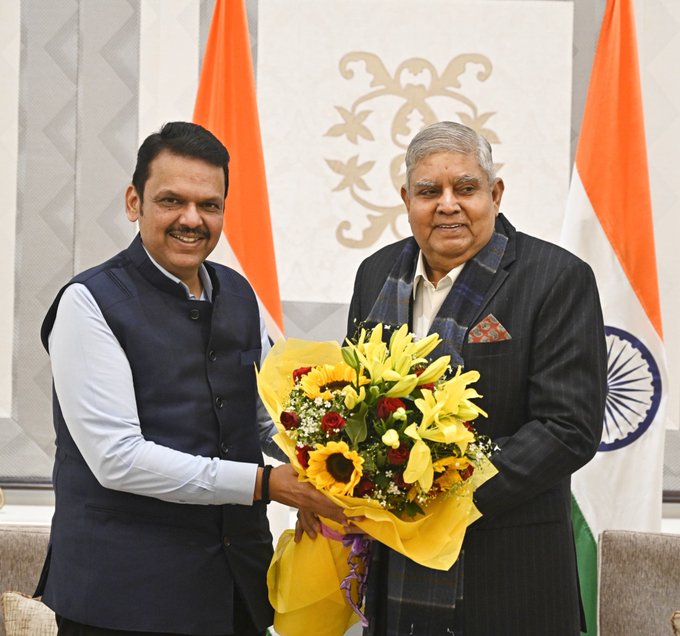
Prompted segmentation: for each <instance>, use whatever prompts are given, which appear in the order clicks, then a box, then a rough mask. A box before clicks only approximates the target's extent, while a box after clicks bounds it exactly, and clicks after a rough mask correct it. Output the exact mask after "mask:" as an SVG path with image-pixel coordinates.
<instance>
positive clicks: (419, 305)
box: [413, 251, 465, 339]
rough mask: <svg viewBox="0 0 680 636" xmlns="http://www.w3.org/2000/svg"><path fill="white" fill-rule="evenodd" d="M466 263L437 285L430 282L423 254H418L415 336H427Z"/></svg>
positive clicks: (414, 288)
mask: <svg viewBox="0 0 680 636" xmlns="http://www.w3.org/2000/svg"><path fill="white" fill-rule="evenodd" d="M463 267H465V263H461V264H460V265H458V266H457V267H454V268H453V269H452V270H451V271H450V272H448V274H446V276H444V278H442V279H441V280H440V281H439V282H438V283H437V284H436V285H435V284H433V283H431V282H430V279H429V278H428V277H427V272H426V270H425V261H424V259H423V252H422V251H420V252H419V253H418V264H417V265H416V271H415V274H414V276H413V335H415V337H416V338H418V339H420V338H424V337H425V336H427V333H428V331H430V327H431V326H432V322H433V321H434V319H435V317H436V316H437V313H439V309H440V308H441V306H442V304H443V302H444V300H445V299H446V297H447V296H448V295H449V292H450V291H451V288H452V287H453V284H454V283H455V282H456V278H458V275H459V274H460V273H461V272H462V271H463Z"/></svg>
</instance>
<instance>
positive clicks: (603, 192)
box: [561, 0, 666, 636]
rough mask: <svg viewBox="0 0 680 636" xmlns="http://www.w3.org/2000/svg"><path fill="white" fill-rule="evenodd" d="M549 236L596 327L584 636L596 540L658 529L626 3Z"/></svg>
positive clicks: (645, 203) (648, 284) (578, 510)
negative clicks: (595, 420)
mask: <svg viewBox="0 0 680 636" xmlns="http://www.w3.org/2000/svg"><path fill="white" fill-rule="evenodd" d="M561 243H562V245H564V246H565V247H566V248H567V249H569V250H570V251H572V252H574V253H575V254H577V255H578V256H580V257H581V258H583V259H584V260H586V261H587V262H588V263H590V265H591V266H592V268H593V270H594V272H595V276H596V279H597V283H598V288H599V291H600V296H601V299H602V309H603V313H604V321H605V326H606V331H607V349H608V356H609V360H608V394H607V409H606V413H605V421H604V431H603V438H602V443H601V445H600V449H599V451H598V453H597V454H596V456H595V457H594V458H593V460H592V461H591V462H589V463H588V464H587V465H586V466H584V467H583V468H582V469H581V470H579V471H578V472H577V473H576V474H575V475H574V477H573V479H572V493H573V499H574V501H573V519H574V532H575V537H576V547H577V555H578V565H579V576H580V579H581V593H582V597H583V601H584V607H585V609H586V619H587V624H588V631H587V634H588V635H589V636H594V635H595V634H597V619H596V607H597V602H596V601H597V599H596V598H595V595H596V593H597V552H596V548H597V543H596V542H597V538H598V536H599V535H600V533H601V532H602V531H603V530H605V529H627V530H641V531H658V530H659V527H660V523H661V503H662V488H663V486H662V477H663V443H664V435H665V402H666V399H665V388H666V379H665V354H664V348H663V337H662V328H661V311H660V304H659V292H658V281H657V270H656V255H655V249H654V230H653V219H652V208H651V200H650V193H649V177H648V169H647V153H646V145H645V132H644V119H643V111H642V95H641V90H640V78H639V65H638V55H637V44H636V36H635V19H634V15H633V6H632V0H608V2H607V6H606V8H605V14H604V18H603V21H602V27H601V30H600V37H599V41H598V44H597V49H596V52H595V59H594V63H593V69H592V73H591V78H590V85H589V88H588V96H587V99H586V105H585V110H584V115H583V121H582V124H581V133H580V137H579V142H578V147H577V152H576V162H575V166H574V171H573V174H572V180H571V187H570V191H569V199H568V202H567V210H566V215H565V219H564V225H563V228H562V237H561Z"/></svg>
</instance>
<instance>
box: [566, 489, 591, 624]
mask: <svg viewBox="0 0 680 636" xmlns="http://www.w3.org/2000/svg"><path fill="white" fill-rule="evenodd" d="M571 521H572V525H573V526H574V539H575V541H576V560H577V561H578V576H579V581H580V584H581V599H582V601H583V609H584V610H585V613H586V625H587V626H588V631H586V632H582V634H583V635H584V636H597V541H596V540H595V538H594V537H593V533H592V532H591V530H590V527H589V526H588V523H587V522H586V520H585V518H584V516H583V513H582V512H581V509H580V508H579V506H578V503H576V499H574V497H573V496H572V498H571Z"/></svg>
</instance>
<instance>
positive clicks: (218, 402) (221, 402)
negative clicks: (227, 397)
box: [215, 397, 224, 409]
mask: <svg viewBox="0 0 680 636" xmlns="http://www.w3.org/2000/svg"><path fill="white" fill-rule="evenodd" d="M215 406H216V407H217V408H218V409H221V408H222V407H223V406H224V400H223V399H222V398H221V397H216V398H215Z"/></svg>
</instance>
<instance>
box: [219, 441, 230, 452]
mask: <svg viewBox="0 0 680 636" xmlns="http://www.w3.org/2000/svg"><path fill="white" fill-rule="evenodd" d="M220 450H221V451H222V453H223V454H224V455H227V454H228V453H229V446H227V443H226V442H220Z"/></svg>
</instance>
